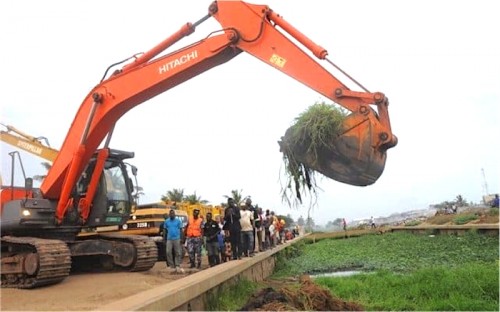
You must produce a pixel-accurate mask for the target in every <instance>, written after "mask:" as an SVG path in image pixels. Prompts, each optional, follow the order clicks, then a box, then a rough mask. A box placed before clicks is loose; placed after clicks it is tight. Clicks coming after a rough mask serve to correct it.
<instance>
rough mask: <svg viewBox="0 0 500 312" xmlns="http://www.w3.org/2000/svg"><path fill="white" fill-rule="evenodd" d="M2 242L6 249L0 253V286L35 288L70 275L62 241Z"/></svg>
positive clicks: (9, 239) (29, 239) (21, 239)
mask: <svg viewBox="0 0 500 312" xmlns="http://www.w3.org/2000/svg"><path fill="white" fill-rule="evenodd" d="M1 242H2V250H4V249H7V250H8V251H7V252H2V287H15V288H36V287H40V286H44V285H50V284H56V283H59V282H61V281H62V280H64V279H65V278H66V277H67V276H68V275H69V272H70V269H71V254H70V251H69V248H68V246H67V245H66V243H65V242H63V241H59V240H51V239H42V238H34V237H10V236H5V237H2V239H1ZM27 263H29V264H30V265H27ZM27 267H28V269H27ZM11 268H14V269H11Z"/></svg>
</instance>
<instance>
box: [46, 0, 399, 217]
mask: <svg viewBox="0 0 500 312" xmlns="http://www.w3.org/2000/svg"><path fill="white" fill-rule="evenodd" d="M210 17H213V18H215V19H216V20H217V21H218V22H219V23H220V24H221V26H222V30H221V31H219V32H217V33H213V34H211V35H209V36H208V37H207V38H205V39H203V40H200V41H198V42H196V43H193V44H191V45H189V46H186V47H184V48H182V49H179V50H177V51H175V52H172V53H170V54H167V55H164V56H160V57H158V55H159V54H160V53H162V52H163V51H165V50H166V49H167V48H168V47H170V46H171V45H173V44H174V43H176V42H177V41H179V40H180V39H182V38H183V37H185V36H188V35H189V34H191V33H192V32H194V30H195V28H196V27H197V26H198V25H199V24H200V23H202V22H203V21H204V20H206V19H208V18H210ZM278 28H281V29H282V30H283V31H284V32H285V33H288V34H289V35H290V36H292V37H294V38H295V39H296V40H297V41H299V42H300V43H301V44H302V45H304V46H305V47H306V48H307V49H309V50H311V51H312V53H313V54H314V55H315V56H316V57H317V58H319V59H321V60H327V58H326V57H327V52H326V50H324V49H323V48H321V47H320V46H318V45H316V44H315V43H313V42H312V41H311V40H310V39H308V38H307V37H306V36H304V35H303V34H301V33H300V32H299V31H298V30H296V29H295V28H294V27H293V26H292V25H290V24H289V23H288V22H286V21H285V20H284V19H283V18H282V17H280V16H279V15H278V14H276V13H275V12H274V11H272V10H271V9H270V8H269V7H268V6H265V5H253V4H248V3H245V2H243V1H221V2H218V1H215V2H213V3H212V4H211V5H210V7H209V12H208V14H207V15H206V16H205V17H203V18H202V19H200V20H199V21H198V22H196V23H194V24H191V23H187V24H185V25H184V26H182V27H181V29H180V30H179V31H177V32H176V33H174V34H173V35H172V36H170V37H168V38H167V39H165V40H164V41H162V42H161V43H159V44H158V45H157V46H155V47H154V48H153V49H151V50H150V51H148V52H146V53H144V54H143V55H141V56H140V57H138V58H136V60H135V61H134V62H132V63H130V64H127V65H125V66H124V67H123V68H122V69H120V70H118V71H115V72H114V74H113V75H112V76H110V77H109V78H107V79H106V80H104V81H102V82H101V83H100V84H98V85H97V86H95V87H94V88H93V89H92V90H91V91H90V93H89V94H88V95H87V97H86V98H85V99H84V101H83V103H82V104H81V106H80V108H79V110H78V112H77V114H76V116H75V119H74V121H73V123H72V125H71V128H70V130H69V132H68V134H67V136H66V138H65V141H64V143H63V145H62V147H61V149H60V152H59V154H58V156H57V158H56V159H55V161H54V163H53V166H52V168H51V170H49V172H48V174H47V177H46V178H45V180H44V181H43V183H42V185H41V188H40V189H41V192H42V194H43V196H44V197H45V198H48V199H58V206H57V209H56V218H57V219H58V220H61V219H62V218H63V216H64V214H65V211H66V209H67V208H68V205H69V203H70V202H71V200H70V194H71V190H72V188H73V187H74V185H75V183H76V181H77V180H78V178H79V176H80V174H81V173H82V171H83V170H84V168H85V166H86V164H87V163H88V161H89V160H90V158H91V157H92V155H93V154H94V152H95V151H96V149H97V148H98V146H99V145H100V144H101V142H102V141H103V140H104V138H105V137H106V136H107V135H111V132H112V130H113V127H114V125H115V123H116V122H117V121H118V120H119V119H120V117H122V116H123V115H124V114H125V113H126V112H127V111H129V110H130V109H132V108H133V107H135V106H137V105H139V104H141V103H143V102H145V101H147V100H149V99H151V98H153V97H154V96H156V95H158V94H160V93H162V92H165V91H167V90H169V89H171V88H173V87H175V86H177V85H179V84H181V83H183V82H185V81H187V80H189V79H190V78H192V77H195V76H197V75H199V74H201V73H203V72H205V71H207V70H209V69H211V68H214V67H216V66H218V65H220V64H223V63H225V62H227V61H229V60H231V59H232V58H234V57H235V56H237V55H238V54H240V53H241V52H247V53H249V54H251V55H253V56H255V57H256V58H258V59H259V60H261V61H262V62H264V63H266V64H268V65H270V66H272V67H273V68H275V69H278V70H280V71H282V72H283V73H285V74H287V75H289V76H290V77H292V78H294V79H296V80H298V81H300V82H301V83H303V84H305V85H306V86H308V87H310V88H312V89H314V90H316V91H317V92H319V93H320V94H322V95H323V96H325V97H327V98H329V99H331V100H332V101H334V102H336V103H338V104H340V105H342V106H343V107H345V108H347V109H348V110H349V111H351V112H352V113H353V115H354V117H352V118H348V120H347V121H346V125H344V128H345V134H344V137H345V138H347V139H346V140H344V141H345V142H346V144H344V145H345V146H349V147H348V148H347V150H346V152H345V153H344V154H342V152H341V151H340V152H339V153H338V154H339V159H340V158H342V159H343V162H342V163H341V164H340V165H339V166H338V168H337V167H334V168H330V169H331V172H329V173H327V174H326V175H327V176H330V177H332V176H333V178H335V177H336V176H337V175H338V176H339V177H341V178H338V180H339V181H342V182H346V183H349V184H354V185H362V184H363V183H365V182H364V181H361V182H360V181H356V179H351V180H352V181H351V180H349V172H350V170H351V169H353V168H354V171H356V172H358V171H359V172H360V176H362V175H363V174H364V171H367V170H366V168H359V167H360V165H359V164H358V163H356V162H351V159H355V158H360V157H361V156H363V155H362V154H366V153H368V154H369V155H368V161H363V166H365V165H366V164H365V163H368V165H369V166H368V167H378V168H379V171H380V167H381V170H383V167H384V164H385V151H386V150H387V149H388V148H390V147H392V146H395V145H396V143H397V139H396V137H395V136H394V135H393V134H392V131H391V128H390V122H389V115H388V113H387V105H388V100H387V98H386V97H385V96H384V95H383V94H382V93H370V92H366V91H365V92H356V91H351V90H350V89H349V88H347V87H346V86H345V85H344V84H342V83H341V82H340V81H339V80H338V79H337V78H336V77H334V76H333V75H332V74H331V73H329V72H328V71H327V70H326V69H325V68H323V67H322V66H321V65H320V64H319V63H318V62H317V61H315V60H314V59H313V58H312V57H311V56H309V55H308V54H307V53H306V52H305V51H304V50H303V49H302V48H300V47H299V46H298V45H297V44H295V43H293V42H292V41H291V40H290V39H289V38H288V37H287V36H285V35H284V33H283V32H282V31H280V30H278ZM372 106H376V108H377V111H375V110H374V109H373V108H372ZM108 141H109V138H108V140H107V142H108ZM339 141H342V140H339ZM374 155H375V156H374ZM363 157H364V156H363ZM374 163H375V165H373V164H374ZM370 170H371V169H370ZM370 170H368V171H370ZM380 173H381V171H380V172H379V173H377V174H378V175H380ZM365 175H367V176H369V179H368V180H370V179H371V180H373V179H375V180H376V179H377V178H378V176H376V177H375V178H373V176H374V174H372V173H371V172H368V173H366V174H365ZM375 175H376V174H375ZM343 176H346V177H347V178H345V179H344V178H342V177H343ZM344 180H345V181H344ZM372 183H373V182H372ZM367 184H369V183H367Z"/></svg>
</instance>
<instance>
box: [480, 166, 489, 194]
mask: <svg viewBox="0 0 500 312" xmlns="http://www.w3.org/2000/svg"><path fill="white" fill-rule="evenodd" d="M481 173H482V174H483V193H484V195H485V196H488V195H490V192H489V191H488V183H487V182H486V174H484V169H483V168H481Z"/></svg>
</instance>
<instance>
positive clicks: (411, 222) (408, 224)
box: [405, 220, 422, 226]
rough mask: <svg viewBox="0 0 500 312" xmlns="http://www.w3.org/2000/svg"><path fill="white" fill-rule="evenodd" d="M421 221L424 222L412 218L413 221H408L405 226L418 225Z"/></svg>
mask: <svg viewBox="0 0 500 312" xmlns="http://www.w3.org/2000/svg"><path fill="white" fill-rule="evenodd" d="M420 223H422V221H418V220H412V221H410V222H406V224H405V226H417V225H419V224H420Z"/></svg>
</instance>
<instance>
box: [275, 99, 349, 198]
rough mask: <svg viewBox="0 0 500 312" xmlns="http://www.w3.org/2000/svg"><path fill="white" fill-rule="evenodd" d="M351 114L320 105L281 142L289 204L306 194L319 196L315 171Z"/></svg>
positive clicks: (300, 118) (301, 117)
mask: <svg viewBox="0 0 500 312" xmlns="http://www.w3.org/2000/svg"><path fill="white" fill-rule="evenodd" d="M346 116H347V112H346V111H345V110H344V109H342V108H341V107H338V106H335V105H333V104H327V103H325V102H316V103H315V104H313V105H311V106H310V107H309V108H307V109H306V110H305V111H304V112H303V113H301V114H300V115H299V116H298V117H297V118H295V120H294V123H293V124H292V126H291V127H290V128H288V129H287V131H286V132H285V136H283V137H282V138H281V139H282V140H281V141H280V142H279V144H280V147H281V152H282V153H283V162H284V170H285V175H286V182H285V186H284V187H282V198H283V200H284V201H286V202H288V204H292V203H293V202H294V203H297V201H296V200H298V202H299V203H302V194H304V193H305V192H310V193H311V194H313V196H315V195H316V189H317V188H318V187H317V184H316V180H315V173H316V171H315V170H314V169H312V167H313V166H314V165H315V163H316V162H318V161H324V160H322V157H323V154H322V151H324V150H328V149H330V148H331V147H332V144H333V142H334V141H335V139H336V138H337V137H338V135H339V134H340V132H341V131H342V123H343V121H344V119H345V117H346Z"/></svg>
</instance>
